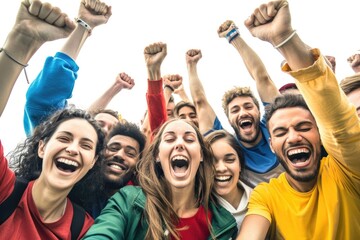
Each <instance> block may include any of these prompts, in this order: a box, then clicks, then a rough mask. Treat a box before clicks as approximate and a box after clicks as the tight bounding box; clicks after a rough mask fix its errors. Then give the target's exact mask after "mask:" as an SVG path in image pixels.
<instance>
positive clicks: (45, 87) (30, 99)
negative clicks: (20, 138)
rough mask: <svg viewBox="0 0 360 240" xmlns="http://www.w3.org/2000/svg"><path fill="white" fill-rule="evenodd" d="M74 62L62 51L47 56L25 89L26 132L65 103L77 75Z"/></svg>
mask: <svg viewBox="0 0 360 240" xmlns="http://www.w3.org/2000/svg"><path fill="white" fill-rule="evenodd" d="M78 70H79V67H78V65H77V64H76V63H75V61H74V60H73V59H72V58H71V57H69V56H67V55H66V54H64V53H61V52H58V53H56V54H55V56H54V57H48V58H47V59H46V61H45V64H44V67H43V69H42V71H41V72H40V73H39V75H38V76H37V77H36V78H35V80H34V81H33V82H32V83H31V84H30V86H29V88H28V90H27V92H26V102H25V108H24V119H23V123H24V129H25V133H26V135H27V136H29V135H30V134H31V132H32V130H33V129H34V128H35V127H36V126H37V125H39V124H40V123H41V122H42V121H44V120H45V119H46V118H47V117H48V116H50V115H51V114H52V113H54V112H55V111H57V110H59V109H63V108H65V107H66V105H67V99H69V98H71V97H72V92H73V89H74V85H75V80H76V79H77V76H78V75H77V71H78Z"/></svg>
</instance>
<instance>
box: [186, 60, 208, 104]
mask: <svg viewBox="0 0 360 240" xmlns="http://www.w3.org/2000/svg"><path fill="white" fill-rule="evenodd" d="M187 69H188V74H189V86H190V94H191V97H192V99H193V102H194V104H195V105H197V106H200V105H202V104H204V102H205V101H206V96H205V90H204V87H203V85H202V84H201V81H200V79H199V76H198V73H197V67H196V64H194V63H190V64H188V65H187Z"/></svg>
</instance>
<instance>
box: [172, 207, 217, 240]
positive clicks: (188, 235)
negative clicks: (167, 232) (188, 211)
mask: <svg viewBox="0 0 360 240" xmlns="http://www.w3.org/2000/svg"><path fill="white" fill-rule="evenodd" d="M208 218H209V222H210V223H211V219H212V214H211V212H210V211H208ZM176 228H177V229H181V228H184V229H183V230H178V233H179V235H180V239H186V240H201V239H208V238H209V236H210V231H209V228H208V223H207V220H206V215H205V209H204V207H203V206H202V205H201V206H200V207H199V209H198V211H197V212H196V214H195V215H194V216H192V217H189V218H180V220H179V224H178V225H177V226H176ZM171 239H175V238H171Z"/></svg>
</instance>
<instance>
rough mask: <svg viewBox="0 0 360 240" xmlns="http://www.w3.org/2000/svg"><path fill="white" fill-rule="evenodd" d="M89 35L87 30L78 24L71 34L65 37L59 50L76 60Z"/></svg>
mask: <svg viewBox="0 0 360 240" xmlns="http://www.w3.org/2000/svg"><path fill="white" fill-rule="evenodd" d="M88 37H89V31H88V30H87V29H86V28H84V27H83V26H81V25H78V26H77V27H76V28H75V30H74V31H73V32H72V33H71V35H70V36H69V37H68V38H67V40H66V42H65V44H64V46H63V47H62V49H61V52H63V53H65V54H66V55H68V56H69V57H71V58H72V59H74V60H76V59H77V57H78V56H79V53H80V50H81V48H82V47H83V45H84V43H85V41H86V39H87V38H88Z"/></svg>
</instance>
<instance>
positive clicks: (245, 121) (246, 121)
mask: <svg viewBox="0 0 360 240" xmlns="http://www.w3.org/2000/svg"><path fill="white" fill-rule="evenodd" d="M244 123H251V121H250V120H249V119H246V120H242V121H240V125H242V124H244Z"/></svg>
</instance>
